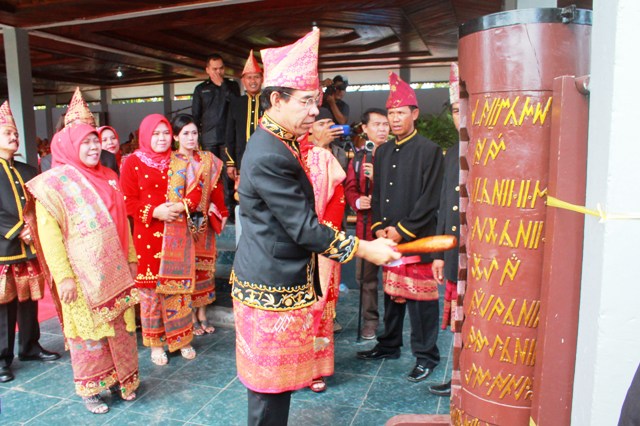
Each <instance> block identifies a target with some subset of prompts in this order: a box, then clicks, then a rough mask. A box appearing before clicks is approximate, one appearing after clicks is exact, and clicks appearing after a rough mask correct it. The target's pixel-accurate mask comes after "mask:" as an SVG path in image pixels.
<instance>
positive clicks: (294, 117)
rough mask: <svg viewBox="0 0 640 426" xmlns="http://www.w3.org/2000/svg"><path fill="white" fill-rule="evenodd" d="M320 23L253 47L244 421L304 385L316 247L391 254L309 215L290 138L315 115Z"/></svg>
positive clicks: (236, 280)
mask: <svg viewBox="0 0 640 426" xmlns="http://www.w3.org/2000/svg"><path fill="white" fill-rule="evenodd" d="M319 41H320V36H319V30H318V29H314V30H313V31H312V32H311V33H309V34H307V35H306V36H305V37H303V38H302V39H300V40H298V41H297V42H296V43H294V44H292V45H289V46H284V47H282V48H274V49H265V50H262V52H261V53H262V60H263V63H264V66H265V76H266V78H265V84H264V85H265V88H264V90H263V92H262V95H263V99H264V103H265V113H264V115H263V117H262V120H261V122H260V128H258V129H257V130H256V131H255V133H254V134H253V135H252V136H251V139H250V140H249V142H248V144H247V149H246V151H245V154H244V157H243V163H242V169H241V176H240V185H239V187H238V194H239V196H240V218H241V221H242V227H243V230H242V235H241V236H240V242H239V244H238V249H237V251H236V255H235V260H234V264H233V271H232V274H231V282H232V285H233V289H232V293H231V294H232V297H233V308H234V309H233V311H234V317H235V324H236V364H237V369H238V377H239V379H240V381H241V382H242V383H243V384H244V385H245V386H246V387H247V390H248V410H249V411H248V424H249V425H286V424H287V420H288V415H289V404H290V399H291V392H292V391H293V390H296V389H301V388H304V387H308V386H309V385H310V384H311V381H312V379H313V378H314V377H313V368H312V363H313V360H314V353H315V351H316V350H320V349H323V348H324V347H326V345H327V344H328V343H329V342H325V341H323V340H322V339H315V337H314V336H315V333H314V329H315V327H316V324H317V323H319V320H320V318H317V317H316V316H314V313H313V312H314V311H313V310H312V309H311V305H312V304H313V303H315V302H316V301H317V299H318V296H319V295H320V287H319V281H318V275H317V270H316V264H317V259H316V258H317V254H316V253H319V254H322V255H325V256H327V257H329V258H331V259H333V260H336V261H338V262H347V261H349V260H351V259H352V258H353V256H354V255H355V256H359V257H365V258H366V259H367V260H369V261H371V262H374V263H376V264H384V263H387V262H388V261H390V260H391V259H397V258H399V257H400V256H399V253H397V252H395V251H394V250H393V249H392V247H391V245H392V244H393V243H392V242H390V241H388V240H382V239H378V240H375V241H360V240H359V239H358V238H357V237H354V236H347V235H345V234H344V233H343V232H338V231H335V230H333V229H332V228H330V227H328V226H325V225H322V224H320V223H319V222H318V217H317V216H316V214H315V207H314V193H313V187H312V186H311V183H310V182H309V178H308V177H307V174H306V172H305V169H304V166H303V163H302V161H301V158H300V150H299V146H298V139H299V138H300V136H303V135H304V134H306V133H307V132H308V131H309V129H310V127H311V126H312V124H313V123H314V121H315V117H316V116H317V114H318V102H319V99H320V91H319V80H318V71H317V60H318V44H319Z"/></svg>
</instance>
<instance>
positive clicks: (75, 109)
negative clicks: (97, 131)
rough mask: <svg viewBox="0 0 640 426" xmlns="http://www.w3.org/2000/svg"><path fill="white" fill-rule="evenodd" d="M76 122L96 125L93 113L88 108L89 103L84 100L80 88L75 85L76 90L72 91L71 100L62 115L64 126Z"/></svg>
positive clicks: (72, 124)
mask: <svg viewBox="0 0 640 426" xmlns="http://www.w3.org/2000/svg"><path fill="white" fill-rule="evenodd" d="M78 123H82V124H88V125H90V126H93V127H96V120H95V118H93V114H91V111H90V110H89V105H87V103H86V102H85V100H84V98H83V97H82V93H80V88H79V87H76V91H75V92H74V93H73V97H72V98H71V102H69V108H68V109H67V113H66V114H65V115H64V127H70V126H74V125H76V124H78Z"/></svg>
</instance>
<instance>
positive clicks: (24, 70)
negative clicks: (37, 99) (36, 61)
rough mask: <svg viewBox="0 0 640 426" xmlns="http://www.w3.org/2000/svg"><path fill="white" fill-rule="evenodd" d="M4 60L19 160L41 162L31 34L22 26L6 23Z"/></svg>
mask: <svg viewBox="0 0 640 426" xmlns="http://www.w3.org/2000/svg"><path fill="white" fill-rule="evenodd" d="M2 38H3V39H4V60H5V63H6V68H7V86H8V88H9V105H10V106H11V111H12V112H13V116H14V118H15V120H16V126H18V133H19V134H20V149H19V150H18V153H19V154H20V157H18V159H20V161H23V162H28V163H29V164H31V165H32V166H37V164H38V150H37V147H36V116H35V113H34V112H33V84H32V78H33V77H32V75H31V58H30V57H29V33H28V32H27V31H25V30H21V29H19V28H14V27H9V26H3V27H2Z"/></svg>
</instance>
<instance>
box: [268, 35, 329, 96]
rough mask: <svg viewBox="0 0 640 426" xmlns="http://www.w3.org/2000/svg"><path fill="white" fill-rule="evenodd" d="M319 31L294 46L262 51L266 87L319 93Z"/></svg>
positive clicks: (306, 36) (303, 38)
mask: <svg viewBox="0 0 640 426" xmlns="http://www.w3.org/2000/svg"><path fill="white" fill-rule="evenodd" d="M319 45H320V30H319V29H318V28H314V29H313V30H312V31H311V32H310V33H308V34H307V35H305V36H304V37H302V38H301V39H300V40H298V41H296V42H295V43H293V44H289V45H287V46H283V47H274V48H270V49H262V50H261V51H260V54H261V55H262V62H263V63H264V83H263V84H262V86H263V87H274V86H275V87H288V88H291V89H296V90H317V89H318V87H320V80H319V79H318V47H319Z"/></svg>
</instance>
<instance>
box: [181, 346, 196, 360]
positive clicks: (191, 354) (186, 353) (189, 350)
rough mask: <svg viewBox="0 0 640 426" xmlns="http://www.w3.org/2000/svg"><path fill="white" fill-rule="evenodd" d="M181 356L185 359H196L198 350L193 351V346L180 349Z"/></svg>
mask: <svg viewBox="0 0 640 426" xmlns="http://www.w3.org/2000/svg"><path fill="white" fill-rule="evenodd" d="M180 355H182V358H184V359H188V360H192V359H194V358H195V357H196V350H195V349H193V346H187V347H184V348H180Z"/></svg>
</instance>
